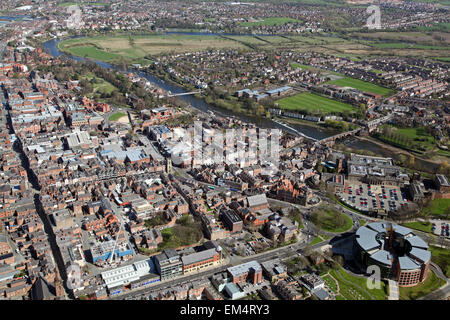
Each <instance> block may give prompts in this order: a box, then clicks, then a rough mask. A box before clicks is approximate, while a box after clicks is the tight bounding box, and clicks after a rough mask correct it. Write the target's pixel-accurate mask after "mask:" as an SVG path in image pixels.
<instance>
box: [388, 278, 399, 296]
mask: <svg viewBox="0 0 450 320" xmlns="http://www.w3.org/2000/svg"><path fill="white" fill-rule="evenodd" d="M388 283H389V297H388V300H398V299H399V294H398V283H397V281H394V280H391V279H389V280H388Z"/></svg>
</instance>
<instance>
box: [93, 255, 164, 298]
mask: <svg viewBox="0 0 450 320" xmlns="http://www.w3.org/2000/svg"><path fill="white" fill-rule="evenodd" d="M101 276H102V279H103V281H104V282H105V285H106V287H107V289H108V292H109V294H110V295H115V294H119V293H121V292H123V291H124V290H126V289H135V288H139V287H143V286H146V285H149V284H151V283H154V282H158V281H160V277H159V276H158V275H157V274H156V272H155V266H154V264H153V262H152V260H151V259H147V260H143V261H138V262H135V263H133V264H131V265H128V266H124V267H120V268H115V269H112V270H108V271H105V272H102V273H101Z"/></svg>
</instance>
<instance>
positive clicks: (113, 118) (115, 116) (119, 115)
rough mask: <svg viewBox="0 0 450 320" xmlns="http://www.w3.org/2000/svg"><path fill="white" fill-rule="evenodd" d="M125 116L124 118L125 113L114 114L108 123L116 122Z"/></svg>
mask: <svg viewBox="0 0 450 320" xmlns="http://www.w3.org/2000/svg"><path fill="white" fill-rule="evenodd" d="M125 116H126V113H123V112H116V113H114V114H112V115H111V116H110V117H109V121H117V120H119V119H120V118H122V117H125Z"/></svg>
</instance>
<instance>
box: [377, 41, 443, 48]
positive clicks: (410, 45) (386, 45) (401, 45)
mask: <svg viewBox="0 0 450 320" xmlns="http://www.w3.org/2000/svg"><path fill="white" fill-rule="evenodd" d="M371 46H372V47H375V48H379V49H424V50H449V47H447V46H433V45H424V44H415V43H404V42H388V43H373V44H371Z"/></svg>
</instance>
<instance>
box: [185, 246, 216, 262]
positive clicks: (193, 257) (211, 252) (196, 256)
mask: <svg viewBox="0 0 450 320" xmlns="http://www.w3.org/2000/svg"><path fill="white" fill-rule="evenodd" d="M216 254H218V253H217V251H216V249H215V248H213V249H207V250H203V251H200V252H196V253H192V254H188V255H185V256H182V257H181V261H182V262H183V265H185V266H187V265H190V264H193V263H197V262H201V261H204V260H208V259H212V258H213V257H214V256H215V255H216Z"/></svg>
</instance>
